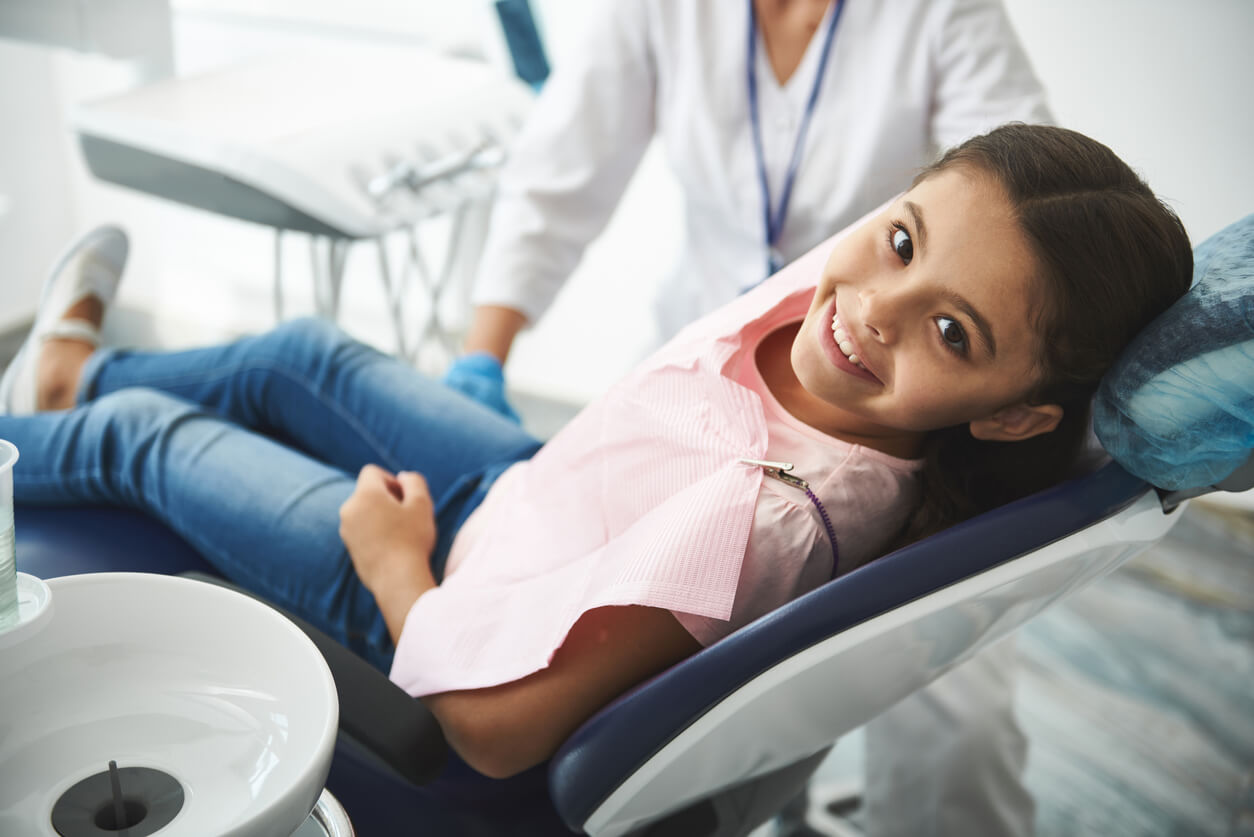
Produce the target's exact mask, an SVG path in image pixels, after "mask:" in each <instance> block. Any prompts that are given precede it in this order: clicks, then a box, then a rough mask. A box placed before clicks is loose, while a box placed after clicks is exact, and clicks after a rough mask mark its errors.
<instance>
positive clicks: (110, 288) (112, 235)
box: [0, 226, 130, 416]
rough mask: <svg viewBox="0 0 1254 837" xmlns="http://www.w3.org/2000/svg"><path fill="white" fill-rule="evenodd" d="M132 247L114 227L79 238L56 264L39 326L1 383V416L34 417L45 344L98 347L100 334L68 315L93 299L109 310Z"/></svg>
mask: <svg viewBox="0 0 1254 837" xmlns="http://www.w3.org/2000/svg"><path fill="white" fill-rule="evenodd" d="M129 250H130V245H129V243H128V241H127V238H126V233H125V232H123V231H122V230H121V229H119V228H117V227H113V226H103V227H97V228H96V229H94V230H92V231H91V232H89V233H87V234H86V235H84V236H82V237H81V238H79V239H78V240H77V241H75V242H74V243H73V244H71V245H70V246H69V248H68V249H67V250H66V251H65V252H64V253H63V254H62V255H61V257H60V258H59V259H57V261H56V263H55V264H54V266H53V268H52V271H51V272H50V273H49V274H48V278H47V279H46V280H44V286H43V290H42V291H41V292H40V295H39V310H38V311H37V312H36V314H35V325H34V326H33V327H32V328H31V330H30V334H28V335H26V340H25V342H23V343H22V347H21V348H20V349H18V352H17V354H16V355H15V356H14V358H13V362H12V363H10V364H9V368H8V369H6V370H5V371H4V377H3V378H0V415H5V414H7V415H13V416H20V415H28V414H30V413H33V412H35V394H36V383H37V382H36V375H35V373H36V367H37V365H38V362H39V351H40V349H41V347H42V346H43V343H44V341H45V340H48V339H50V338H64V339H70V340H82V341H83V342H85V343H90V344H91V345H92V346H96V345H99V343H100V330H99V329H98V328H97V327H96V326H95V325H94V324H92V323H89V322H87V321H86V320H76V319H70V320H67V319H63V317H64V316H65V312H66V311H68V310H69V309H70V308H72V307H73V306H74V305H76V304H78V303H79V302H82V301H83V300H84V299H86V298H87V297H90V296H94V297H96V298H97V299H99V300H100V302H101V304H102V305H103V306H104V307H105V308H106V309H107V308H108V307H109V304H110V303H111V302H113V297H114V295H115V294H116V293H117V289H118V282H119V281H120V280H121V278H122V269H123V268H124V267H125V266H126V255H127V253H128V252H129Z"/></svg>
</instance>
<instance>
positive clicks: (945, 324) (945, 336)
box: [936, 317, 967, 355]
mask: <svg viewBox="0 0 1254 837" xmlns="http://www.w3.org/2000/svg"><path fill="white" fill-rule="evenodd" d="M936 327H937V328H938V329H940V336H941V340H942V341H944V343H945V346H946V347H947V348H949V349H951V350H952V351H955V352H957V353H958V354H960V355H966V353H967V333H966V331H965V330H963V328H962V326H961V325H960V324H959V323H958V321H957V320H954V319H951V318H950V317H937V318H936Z"/></svg>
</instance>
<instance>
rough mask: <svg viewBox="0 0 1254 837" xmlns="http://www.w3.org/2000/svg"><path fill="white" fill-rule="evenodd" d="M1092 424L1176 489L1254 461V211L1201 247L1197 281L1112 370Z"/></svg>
mask: <svg viewBox="0 0 1254 837" xmlns="http://www.w3.org/2000/svg"><path fill="white" fill-rule="evenodd" d="M1093 428H1094V430H1095V431H1096V433H1097V438H1098V439H1100V440H1101V443H1102V445H1103V446H1104V447H1105V448H1106V450H1107V451H1109V452H1110V455H1111V456H1112V457H1113V458H1114V459H1115V461H1117V462H1118V463H1119V464H1120V465H1122V466H1123V467H1124V469H1125V470H1127V471H1129V472H1131V473H1133V474H1135V475H1136V476H1138V477H1140V478H1141V479H1143V480H1145V481H1146V482H1149V483H1151V484H1153V485H1155V486H1158V487H1159V488H1162V489H1167V490H1171V491H1191V490H1196V489H1200V488H1203V487H1207V486H1213V485H1218V484H1219V483H1221V482H1223V481H1224V479H1225V478H1227V477H1229V475H1231V474H1232V473H1233V472H1234V471H1236V470H1237V469H1238V468H1240V467H1241V466H1242V465H1243V464H1245V463H1247V461H1250V458H1251V451H1252V450H1254V215H1249V216H1247V217H1245V218H1243V219H1242V220H1240V221H1237V222H1236V223H1235V224H1233V225H1231V226H1229V227H1227V228H1225V229H1223V230H1221V231H1220V232H1218V233H1216V234H1215V235H1213V236H1211V237H1210V238H1208V239H1207V240H1206V241H1205V242H1203V243H1202V244H1200V245H1199V246H1198V247H1197V248H1196V249H1195V250H1194V270H1193V286H1192V287H1191V288H1190V289H1189V292H1188V293H1187V294H1185V295H1184V296H1183V297H1181V298H1180V299H1179V300H1177V301H1176V303H1175V304H1174V305H1172V306H1171V307H1170V308H1168V309H1167V310H1166V311H1165V312H1163V314H1162V315H1161V316H1159V317H1158V318H1157V319H1155V320H1154V321H1153V322H1152V323H1150V324H1149V325H1148V326H1147V327H1146V328H1145V329H1143V330H1142V331H1141V333H1140V334H1139V335H1137V337H1136V339H1135V340H1133V341H1132V342H1131V343H1130V344H1129V345H1128V346H1127V348H1126V349H1124V351H1123V353H1122V354H1121V355H1120V356H1119V360H1118V361H1117V362H1116V363H1115V365H1114V366H1113V367H1112V368H1111V369H1110V370H1109V371H1108V372H1107V373H1106V376H1105V377H1104V378H1103V379H1102V383H1101V386H1100V387H1099V388H1098V392H1097V398H1096V401H1095V402H1094V407H1093ZM1243 470H1245V469H1243ZM1222 487H1224V488H1233V486H1230V485H1226V484H1225V485H1224V486H1222Z"/></svg>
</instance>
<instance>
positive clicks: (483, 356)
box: [444, 352, 522, 424]
mask: <svg viewBox="0 0 1254 837" xmlns="http://www.w3.org/2000/svg"><path fill="white" fill-rule="evenodd" d="M444 385H445V386H447V387H451V388H452V389H455V390H457V391H458V392H460V393H463V394H465V395H468V396H470V397H471V398H473V399H474V400H476V401H478V402H479V403H480V404H482V405H484V406H485V407H487V408H489V409H491V410H493V411H495V412H497V413H500V414H501V415H503V416H505V418H507V419H509V420H510V421H512V422H514V423H515V424H522V419H520V418H519V417H518V413H516V412H514V408H513V407H511V406H510V405H509V402H508V401H506V400H505V371H504V370H503V369H502V368H501V362H500V361H499V360H497V359H496V358H495V357H493V356H492V355H490V354H488V353H487V352H471V353H470V354H468V355H462V356H461V357H459V358H457V359H456V360H454V361H453V364H452V366H450V367H449V368H448V372H446V373H444Z"/></svg>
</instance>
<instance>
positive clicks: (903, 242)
mask: <svg viewBox="0 0 1254 837" xmlns="http://www.w3.org/2000/svg"><path fill="white" fill-rule="evenodd" d="M888 243H889V245H890V246H891V247H892V248H893V252H894V253H896V254H897V258H899V259H901V263H902V264H910V260H911V259H913V258H914V242H913V241H911V240H910V233H908V232H906V230H905V228H903V227H901V226H896V225H895V226H894V227H893V231H892V232H891V233H890V234H889V236H888Z"/></svg>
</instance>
